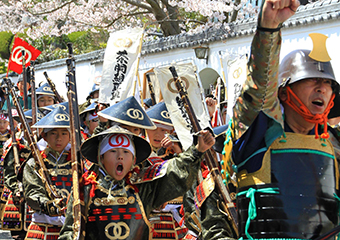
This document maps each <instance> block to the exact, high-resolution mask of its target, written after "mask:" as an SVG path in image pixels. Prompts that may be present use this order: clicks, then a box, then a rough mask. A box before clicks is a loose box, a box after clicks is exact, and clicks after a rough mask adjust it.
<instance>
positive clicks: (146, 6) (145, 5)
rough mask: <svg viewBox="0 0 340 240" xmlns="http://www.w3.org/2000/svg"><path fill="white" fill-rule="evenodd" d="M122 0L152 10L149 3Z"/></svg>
mask: <svg viewBox="0 0 340 240" xmlns="http://www.w3.org/2000/svg"><path fill="white" fill-rule="evenodd" d="M122 2H126V3H129V4H131V5H134V6H137V7H141V8H144V9H146V10H148V11H150V12H152V7H150V6H149V5H147V4H145V3H142V2H139V1H137V0H122Z"/></svg>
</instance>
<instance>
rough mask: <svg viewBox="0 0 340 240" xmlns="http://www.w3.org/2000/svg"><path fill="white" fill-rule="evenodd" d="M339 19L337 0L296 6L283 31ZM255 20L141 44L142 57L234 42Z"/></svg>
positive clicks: (96, 56) (95, 55) (98, 58)
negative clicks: (202, 45) (224, 41)
mask: <svg viewBox="0 0 340 240" xmlns="http://www.w3.org/2000/svg"><path fill="white" fill-rule="evenodd" d="M339 18H340V0H326V1H318V2H314V3H310V4H307V5H304V6H300V7H299V8H298V10H297V12H296V14H295V15H294V16H293V17H291V18H290V19H288V20H287V21H286V22H285V23H284V24H283V27H295V26H301V25H309V24H315V23H319V22H326V21H332V20H336V19H339ZM256 21H257V18H248V19H245V20H242V21H237V22H233V23H231V24H229V28H230V29H229V30H228V31H227V30H225V29H224V27H223V29H222V28H221V29H212V28H211V29H208V30H206V31H204V32H201V33H197V34H188V33H183V34H179V35H175V36H169V37H163V38H158V39H156V40H153V41H149V42H145V43H143V47H142V55H146V54H152V53H158V52H163V51H170V50H173V49H178V48H189V47H190V48H191V47H194V46H197V45H200V44H207V43H210V42H216V41H222V40H226V39H228V38H237V37H240V36H244V35H251V34H253V33H254V32H255V30H256ZM104 51H105V49H102V50H97V51H93V52H90V53H86V54H82V55H77V56H75V59H76V62H82V61H91V62H92V64H94V63H98V62H99V63H100V62H102V61H103V59H104ZM64 64H65V59H60V60H55V61H50V62H46V63H42V64H39V65H37V66H36V69H40V68H50V67H56V66H61V65H64Z"/></svg>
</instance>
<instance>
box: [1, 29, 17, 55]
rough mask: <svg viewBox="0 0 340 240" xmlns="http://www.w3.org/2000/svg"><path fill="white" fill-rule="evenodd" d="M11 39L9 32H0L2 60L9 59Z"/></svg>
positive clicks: (11, 35)
mask: <svg viewBox="0 0 340 240" xmlns="http://www.w3.org/2000/svg"><path fill="white" fill-rule="evenodd" d="M13 37H14V35H13V33H11V32H0V43H1V44H0V57H1V58H2V59H9V57H10V55H11V43H12V40H13Z"/></svg>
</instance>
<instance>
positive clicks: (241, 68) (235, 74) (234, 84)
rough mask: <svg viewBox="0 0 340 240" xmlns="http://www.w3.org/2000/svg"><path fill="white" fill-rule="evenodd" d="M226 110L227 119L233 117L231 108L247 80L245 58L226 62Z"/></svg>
mask: <svg viewBox="0 0 340 240" xmlns="http://www.w3.org/2000/svg"><path fill="white" fill-rule="evenodd" d="M227 66H228V108H227V115H228V116H227V118H228V119H230V118H231V117H232V116H233V107H234V105H235V103H236V99H237V98H238V97H239V96H240V94H241V90H242V86H243V84H244V82H245V81H246V79H247V58H246V56H242V57H239V56H237V57H236V58H235V59H233V60H231V61H228V65H227Z"/></svg>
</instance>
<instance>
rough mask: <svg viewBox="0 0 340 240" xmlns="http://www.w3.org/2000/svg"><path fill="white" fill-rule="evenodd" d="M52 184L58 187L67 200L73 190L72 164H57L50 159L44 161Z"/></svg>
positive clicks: (68, 162)
mask: <svg viewBox="0 0 340 240" xmlns="http://www.w3.org/2000/svg"><path fill="white" fill-rule="evenodd" d="M44 161H45V165H46V168H47V169H48V171H49V173H50V176H51V180H52V184H53V185H54V186H56V188H57V189H58V190H59V192H60V194H61V195H62V197H63V198H64V199H67V198H68V196H69V194H70V192H71V188H72V162H71V161H67V162H64V163H59V164H55V163H54V162H52V161H51V160H49V159H48V158H45V159H44Z"/></svg>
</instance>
